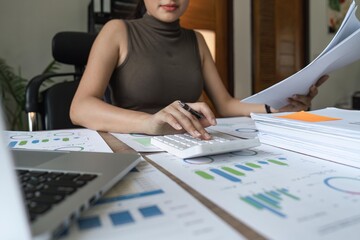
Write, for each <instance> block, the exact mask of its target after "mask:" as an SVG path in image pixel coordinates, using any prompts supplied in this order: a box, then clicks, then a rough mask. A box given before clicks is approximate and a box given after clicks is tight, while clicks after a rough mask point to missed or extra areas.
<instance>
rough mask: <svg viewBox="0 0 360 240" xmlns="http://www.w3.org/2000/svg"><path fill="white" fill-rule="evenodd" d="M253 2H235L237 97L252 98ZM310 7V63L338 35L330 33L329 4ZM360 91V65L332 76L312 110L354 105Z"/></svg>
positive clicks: (324, 0) (321, 0) (320, 0)
mask: <svg viewBox="0 0 360 240" xmlns="http://www.w3.org/2000/svg"><path fill="white" fill-rule="evenodd" d="M250 1H251V0H241V1H238V0H234V58H235V59H234V70H235V72H234V82H235V96H236V97H237V98H240V99H242V98H245V97H247V96H249V95H250V94H251V80H250V79H251V52H250V51H251V39H250V34H251V26H250V19H251V15H250V8H251V4H250ZM309 3H310V13H309V15H310V49H309V51H310V54H309V56H310V57H311V59H310V61H312V60H313V59H314V58H315V57H316V56H318V55H319V54H320V53H321V52H322V50H323V49H324V48H325V47H326V46H327V44H328V43H329V42H330V41H331V39H332V38H333V36H334V34H329V33H327V15H326V14H327V12H326V11H327V3H328V1H327V0H316V1H311V0H309ZM359 90H360V62H356V63H353V64H351V65H349V66H346V67H344V68H342V69H339V70H337V71H335V72H333V73H331V74H330V79H329V80H328V81H327V82H326V83H325V84H324V85H322V86H321V87H320V89H319V94H318V96H317V97H316V98H315V99H314V100H313V102H312V109H319V108H324V107H330V106H338V105H342V106H344V105H345V106H344V107H347V106H348V105H349V104H351V100H350V97H351V95H352V94H353V92H355V91H359Z"/></svg>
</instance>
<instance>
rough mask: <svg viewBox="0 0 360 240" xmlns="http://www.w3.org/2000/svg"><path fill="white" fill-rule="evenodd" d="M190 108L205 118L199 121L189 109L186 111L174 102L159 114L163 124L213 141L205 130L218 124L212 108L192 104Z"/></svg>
mask: <svg viewBox="0 0 360 240" xmlns="http://www.w3.org/2000/svg"><path fill="white" fill-rule="evenodd" d="M188 106H190V108H191V109H192V110H195V111H197V112H199V113H200V114H202V115H203V116H204V117H203V118H201V119H198V118H197V117H196V116H195V115H194V114H192V113H191V112H190V111H189V109H188V110H186V109H184V108H183V107H182V105H181V104H179V102H178V101H175V102H173V103H172V104H170V105H169V106H167V107H166V108H164V109H163V110H161V111H160V112H159V113H157V114H158V115H160V118H161V119H162V121H163V122H166V123H168V124H169V125H170V126H172V127H173V128H174V129H176V130H178V131H179V130H185V131H186V132H188V133H189V134H190V135H192V136H193V137H195V138H200V139H204V140H208V139H211V135H210V134H209V133H208V132H207V131H206V130H205V128H204V127H208V126H210V125H215V124H216V120H215V116H214V114H213V113H212V111H211V110H210V108H209V107H208V106H207V105H206V104H205V103H192V104H189V105H188Z"/></svg>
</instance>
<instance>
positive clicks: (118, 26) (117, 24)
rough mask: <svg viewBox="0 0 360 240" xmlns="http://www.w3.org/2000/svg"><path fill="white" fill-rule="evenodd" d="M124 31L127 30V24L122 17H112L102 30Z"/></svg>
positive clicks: (108, 31) (107, 31)
mask: <svg viewBox="0 0 360 240" xmlns="http://www.w3.org/2000/svg"><path fill="white" fill-rule="evenodd" d="M123 31H126V25H125V22H124V20H121V19H112V20H110V21H108V22H107V23H105V25H104V26H103V27H102V29H101V32H106V33H119V32H123Z"/></svg>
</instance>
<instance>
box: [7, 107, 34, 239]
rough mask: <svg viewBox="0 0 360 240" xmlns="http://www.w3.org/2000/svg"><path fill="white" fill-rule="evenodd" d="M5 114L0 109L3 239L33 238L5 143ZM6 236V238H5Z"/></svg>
mask: <svg viewBox="0 0 360 240" xmlns="http://www.w3.org/2000/svg"><path fill="white" fill-rule="evenodd" d="M4 130H5V123H4V115H3V112H2V109H0V134H1V137H0V153H1V154H0V156H1V160H0V171H1V172H0V189H1V191H2V194H1V195H2V197H1V198H0V212H1V214H0V226H1V235H2V237H1V238H2V239H14V240H15V239H31V233H30V227H29V224H28V220H27V215H26V212H25V206H24V203H23V198H22V195H21V192H20V186H19V184H18V179H17V177H16V172H15V169H14V163H13V160H12V156H11V153H10V151H9V149H8V147H7V145H6V143H5V141H4V140H5V138H4V137H3V133H4ZM4 237H5V238H4Z"/></svg>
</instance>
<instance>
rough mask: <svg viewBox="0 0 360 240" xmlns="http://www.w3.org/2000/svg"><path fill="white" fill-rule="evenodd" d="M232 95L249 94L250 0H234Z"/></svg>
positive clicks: (243, 96)
mask: <svg viewBox="0 0 360 240" xmlns="http://www.w3.org/2000/svg"><path fill="white" fill-rule="evenodd" d="M233 9H234V13H233V14H234V85H235V86H234V95H235V97H237V98H239V99H243V98H245V97H248V96H250V95H251V0H240V1H239V0H234V8H233Z"/></svg>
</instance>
